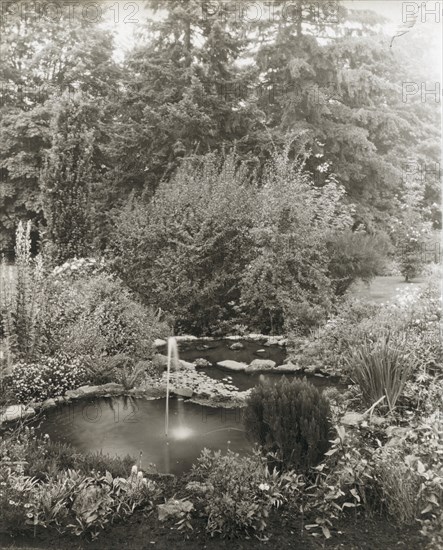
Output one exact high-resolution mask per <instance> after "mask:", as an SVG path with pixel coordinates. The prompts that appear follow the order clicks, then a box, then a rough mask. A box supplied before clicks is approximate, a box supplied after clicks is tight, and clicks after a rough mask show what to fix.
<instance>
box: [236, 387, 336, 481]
mask: <svg viewBox="0 0 443 550" xmlns="http://www.w3.org/2000/svg"><path fill="white" fill-rule="evenodd" d="M328 416H329V403H328V401H327V399H326V398H325V397H323V396H322V395H321V393H320V392H319V391H318V390H317V388H315V387H314V386H313V385H312V384H310V383H309V382H307V381H306V379H304V380H293V381H289V380H287V379H286V378H285V377H283V378H282V379H281V380H280V381H279V382H278V383H277V384H275V385H271V384H269V385H267V384H260V385H258V386H256V387H255V388H254V389H253V390H252V392H251V395H250V396H249V398H248V402H247V406H246V410H245V427H246V432H247V433H248V434H249V435H250V437H251V439H253V440H254V441H256V442H257V443H258V444H259V445H260V446H261V447H262V449H263V451H264V452H265V453H269V452H270V453H275V454H276V456H277V458H278V460H279V461H280V463H281V466H282V467H283V468H286V469H288V468H294V469H295V470H296V471H299V470H306V469H307V468H309V467H310V466H314V465H315V464H317V463H318V462H319V461H320V460H321V458H322V456H323V454H324V453H325V451H326V450H327V448H328V436H329V429H330V426H329V420H328Z"/></svg>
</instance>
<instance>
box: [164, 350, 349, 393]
mask: <svg viewBox="0 0 443 550" xmlns="http://www.w3.org/2000/svg"><path fill="white" fill-rule="evenodd" d="M240 342H241V343H242V344H243V348H242V349H240V350H231V349H230V346H232V344H233V343H234V341H232V340H209V341H207V340H192V341H190V342H179V343H178V350H179V356H180V359H183V361H188V362H190V363H192V362H193V361H195V360H196V359H198V358H200V357H201V358H203V359H206V360H207V361H209V362H210V363H211V366H210V367H206V368H201V369H199V370H201V371H202V372H204V373H205V374H207V375H208V376H209V377H210V378H214V379H215V380H222V381H223V380H224V379H227V378H228V377H229V379H228V380H225V381H226V383H228V384H232V385H234V386H236V387H237V388H238V389H239V390H240V391H244V390H247V389H249V388H253V387H254V386H256V385H257V384H259V383H260V382H265V383H271V384H275V383H276V382H278V381H279V380H280V379H281V377H282V376H283V375H282V374H280V373H279V374H272V373H266V374H260V373H255V374H248V373H246V372H234V371H226V370H224V369H220V368H218V367H217V366H216V363H217V362H219V361H224V360H225V359H230V360H233V361H239V362H241V363H247V364H250V363H251V362H252V361H253V360H254V359H271V360H272V361H275V363H276V365H277V366H279V365H282V364H283V361H284V360H285V358H286V348H285V347H281V346H268V347H265V346H264V345H263V344H261V343H260V342H247V341H245V340H240ZM257 350H264V353H257ZM162 352H163V353H166V350H165V349H163V350H162ZM285 376H286V377H287V378H291V379H292V378H294V377H296V378H304V376H305V375H303V374H286V375H285ZM307 378H308V380H309V382H311V384H313V385H314V386H317V387H318V388H319V389H322V388H327V387H330V386H332V385H334V386H338V385H339V384H338V380H337V379H335V378H324V377H321V376H313V375H311V376H308V377H307Z"/></svg>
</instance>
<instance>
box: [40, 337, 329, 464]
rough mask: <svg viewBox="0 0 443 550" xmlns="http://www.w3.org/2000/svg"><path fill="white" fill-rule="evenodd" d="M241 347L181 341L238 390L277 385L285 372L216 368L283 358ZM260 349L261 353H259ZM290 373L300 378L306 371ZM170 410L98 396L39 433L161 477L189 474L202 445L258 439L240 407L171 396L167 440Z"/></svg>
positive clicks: (244, 446) (278, 351)
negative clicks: (124, 459)
mask: <svg viewBox="0 0 443 550" xmlns="http://www.w3.org/2000/svg"><path fill="white" fill-rule="evenodd" d="M241 343H242V344H243V348H242V349H239V350H232V349H230V346H232V344H233V342H232V340H209V341H208V340H205V341H197V340H193V341H190V342H180V344H179V354H180V358H181V359H182V360H184V361H187V362H193V361H195V360H196V359H197V358H204V359H206V360H207V361H209V363H211V366H208V367H205V368H202V369H199V370H201V371H203V372H205V374H207V376H209V377H211V378H213V379H216V380H218V381H221V382H223V383H226V384H229V385H234V386H236V387H237V388H238V389H239V390H240V391H244V390H246V389H249V388H252V387H254V386H255V385H257V384H258V383H259V382H265V383H276V382H277V381H278V380H279V379H280V378H281V376H282V374H271V373H269V374H268V373H266V374H259V373H254V374H248V373H245V372H226V371H225V370H223V369H220V368H218V367H217V366H216V363H217V362H219V361H222V360H225V359H231V360H235V361H239V362H244V363H250V362H251V361H252V360H253V359H256V358H258V357H260V358H263V359H272V360H273V361H275V362H276V364H277V365H280V364H282V363H283V360H284V359H285V355H286V353H285V348H284V347H282V346H269V347H263V345H261V344H260V343H258V342H247V341H242V342H241ZM257 350H264V352H263V351H262V352H260V353H257ZM161 351H163V350H161ZM286 376H287V377H288V378H292V377H293V376H296V377H298V378H302V377H303V375H301V374H295V375H288V374H287V375H286ZM308 378H309V381H311V382H312V383H313V384H315V385H316V386H317V387H319V389H322V388H325V387H328V386H331V385H335V384H336V382H335V383H334V381H333V380H331V379H329V378H324V377H318V376H309V377H308ZM165 409H166V399H165V398H160V399H146V398H134V397H127V396H121V397H100V398H98V397H96V398H89V399H82V400H77V401H74V402H71V403H69V404H65V405H60V406H58V407H56V408H54V409H51V410H47V411H45V413H44V414H43V416H42V417H41V418H39V419H38V420H36V421H35V422H34V425H35V426H36V427H37V430H38V431H39V432H40V433H41V434H48V435H49V437H50V438H51V439H52V440H54V441H60V442H65V443H69V444H71V445H73V446H74V447H75V448H77V449H78V450H79V451H80V452H88V451H93V452H94V451H96V452H103V453H104V454H109V455H114V456H115V455H118V456H125V455H128V454H129V455H131V456H133V457H135V458H136V459H137V461H138V460H140V461H141V465H142V468H145V469H147V468H149V467H150V464H155V466H156V468H157V470H158V471H159V472H163V473H173V474H180V473H182V472H184V471H187V470H189V469H190V468H191V465H192V464H193V463H195V461H196V459H197V457H198V456H199V455H200V453H201V450H202V449H203V448H205V447H206V448H209V449H212V450H218V449H221V450H222V451H226V450H227V449H231V450H232V451H234V452H238V453H240V454H243V453H245V452H247V451H248V450H250V449H251V448H252V445H253V442H251V441H249V440H248V438H247V437H246V434H245V431H244V429H243V420H242V409H241V408H230V409H228V408H223V407H209V406H205V405H201V404H197V403H193V402H192V401H189V400H184V399H183V398H181V397H173V398H171V399H170V401H169V433H168V437H166V436H165Z"/></svg>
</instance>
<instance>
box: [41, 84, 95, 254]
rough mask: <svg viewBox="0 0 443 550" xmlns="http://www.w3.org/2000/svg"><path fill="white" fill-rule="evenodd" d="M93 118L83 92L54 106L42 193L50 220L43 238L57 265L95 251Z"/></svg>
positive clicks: (65, 95)
mask: <svg viewBox="0 0 443 550" xmlns="http://www.w3.org/2000/svg"><path fill="white" fill-rule="evenodd" d="M94 119H96V109H95V108H94V107H93V106H91V105H90V104H89V103H88V102H87V101H85V99H84V98H83V96H82V94H81V93H79V94H76V95H74V96H70V95H69V94H67V93H66V94H64V95H63V96H62V98H61V100H59V101H57V104H56V105H55V114H54V118H53V121H52V124H51V132H52V136H53V141H52V146H51V149H50V150H49V152H48V155H47V159H46V163H45V167H44V170H43V173H42V177H41V189H42V195H43V197H42V198H43V208H44V214H45V220H46V228H45V232H44V238H45V240H46V241H47V243H48V250H49V253H50V256H51V257H52V260H53V261H54V262H55V263H56V264H61V263H63V262H64V261H65V260H67V259H69V258H74V257H77V258H78V257H83V256H86V255H88V254H89V253H90V252H91V250H92V245H93V242H92V241H93V233H92V229H93V205H92V201H91V198H92V190H93V189H92V188H93V185H94V182H95V176H96V173H95V170H94V164H93V161H92V159H93V154H94V129H93V128H91V123H93V121H94Z"/></svg>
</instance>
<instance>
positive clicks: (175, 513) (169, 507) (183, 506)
mask: <svg viewBox="0 0 443 550" xmlns="http://www.w3.org/2000/svg"><path fill="white" fill-rule="evenodd" d="M193 509H194V505H193V504H192V502H191V501H189V500H176V499H174V498H171V499H169V500H168V501H167V502H166V503H165V504H159V505H158V506H157V510H158V519H159V520H160V521H165V520H167V519H168V518H175V519H180V518H182V517H183V516H184V515H185V514H187V513H189V512H191V511H192V510H193Z"/></svg>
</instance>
